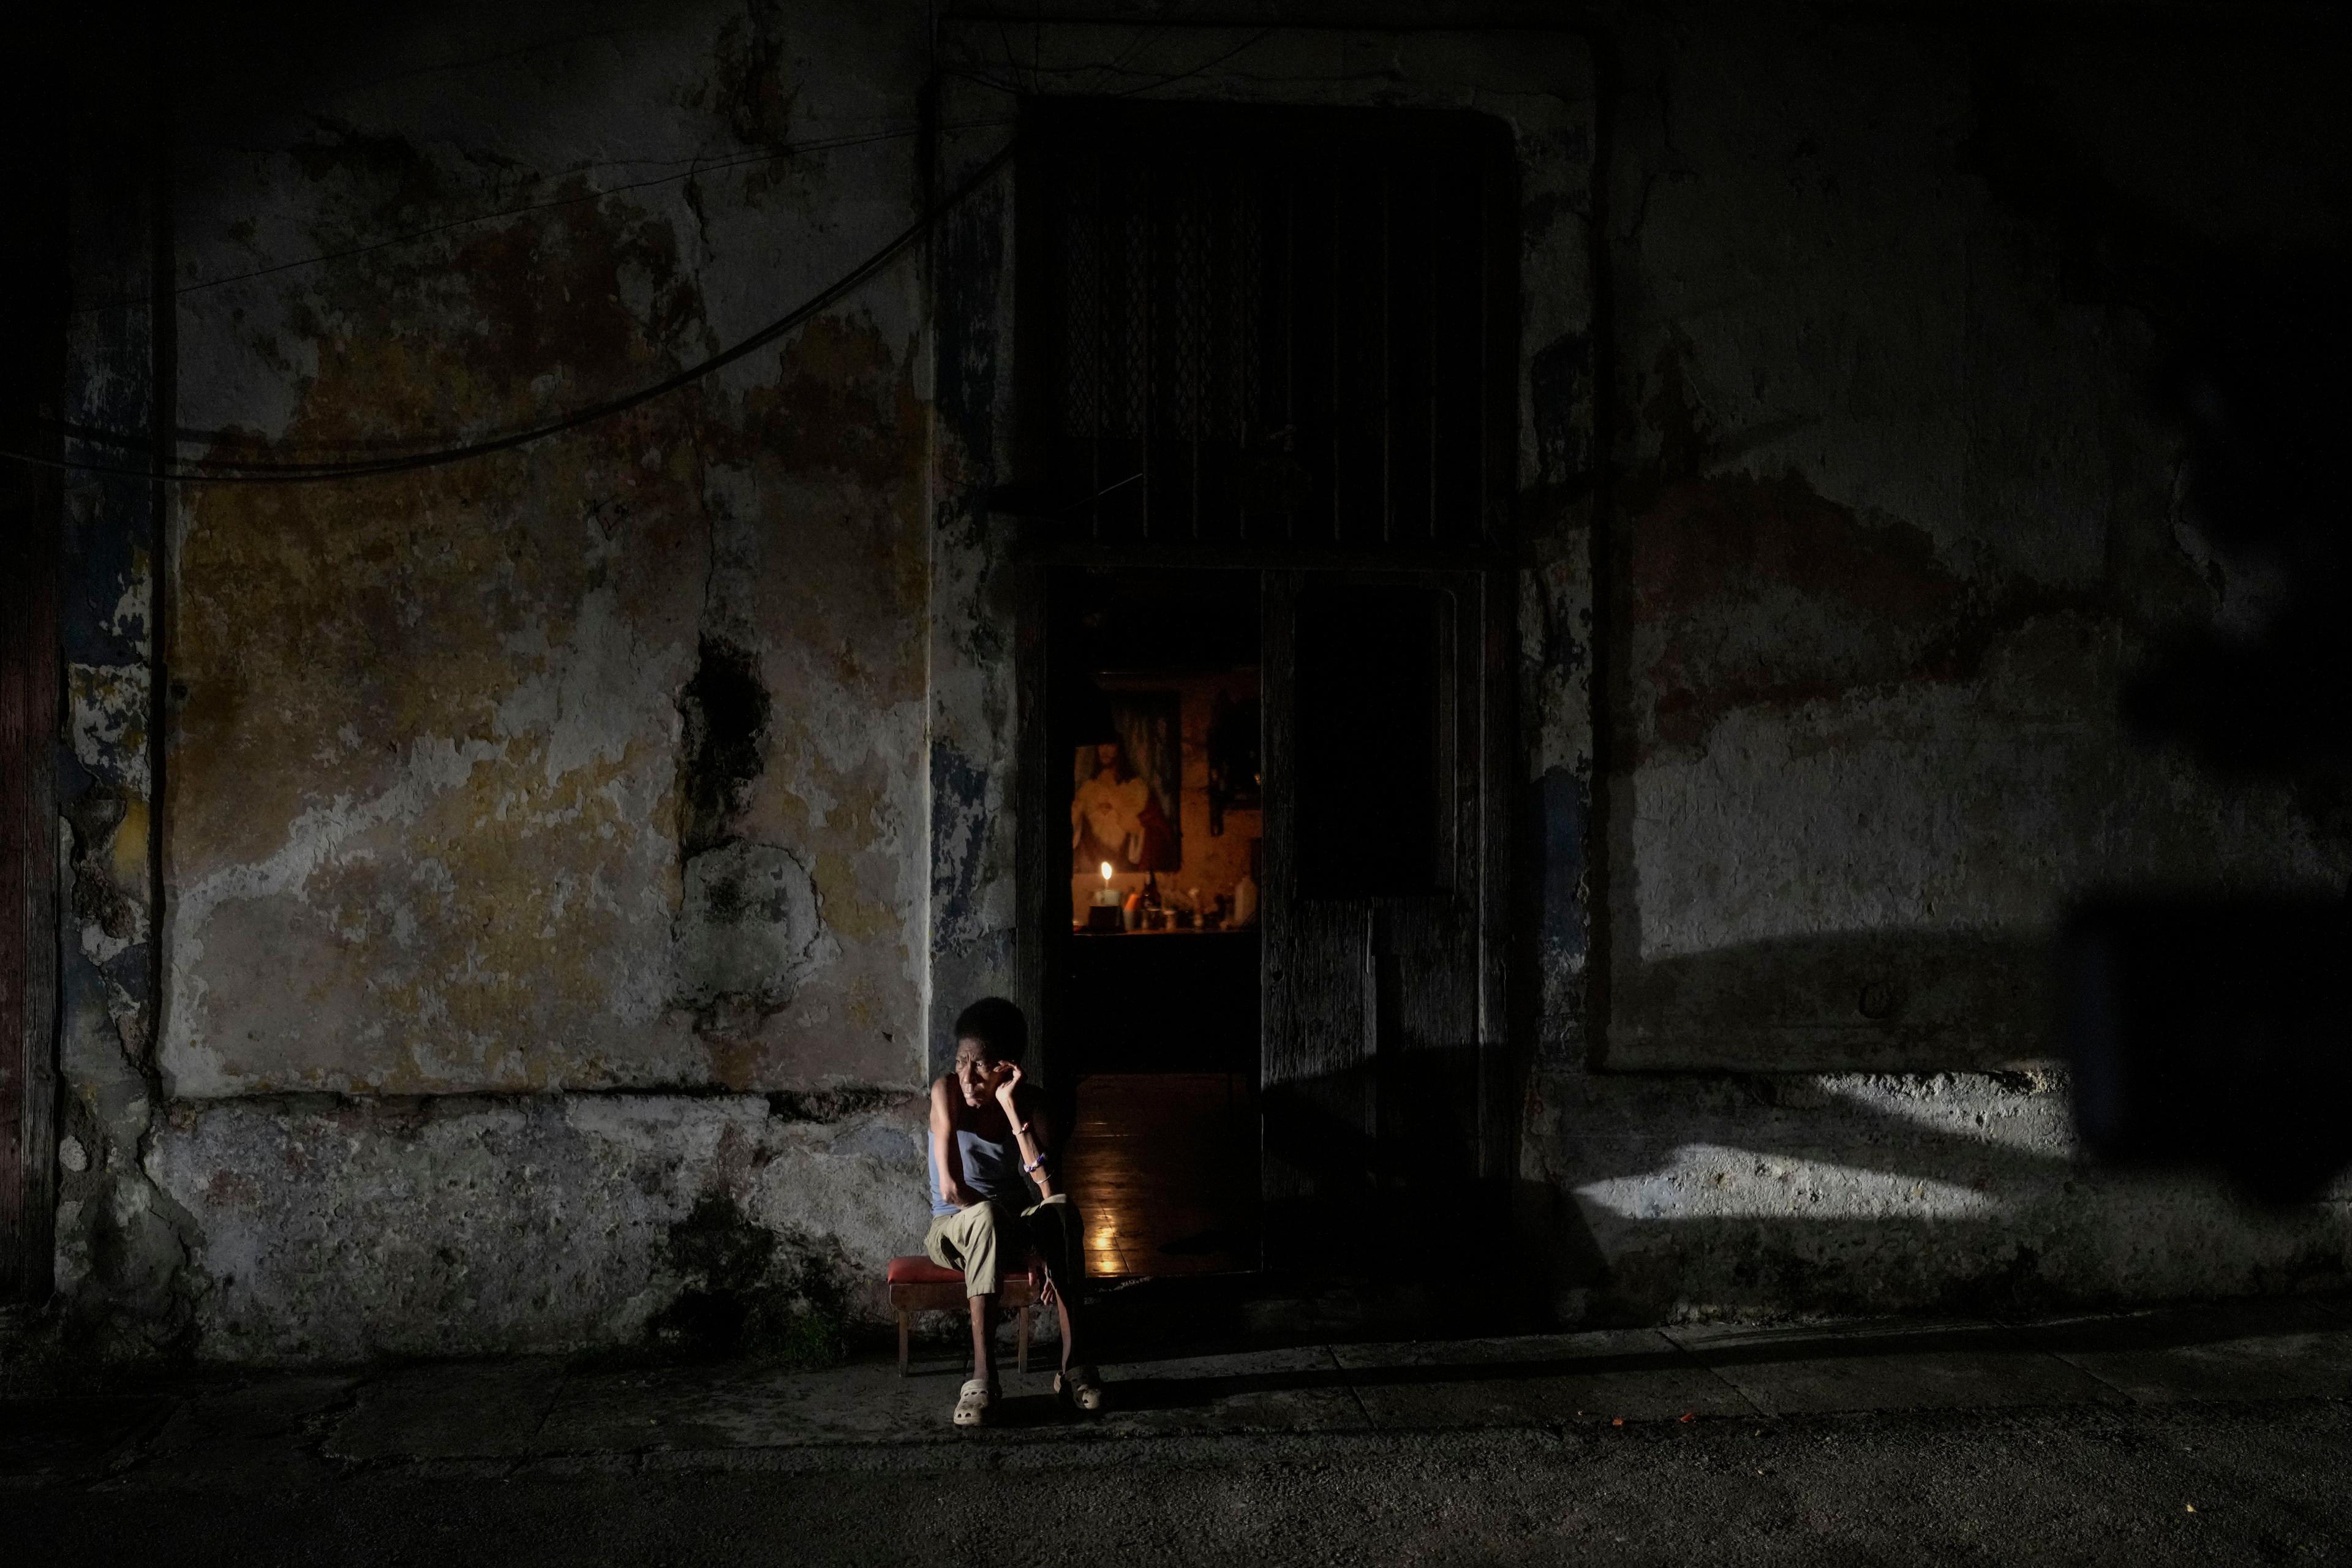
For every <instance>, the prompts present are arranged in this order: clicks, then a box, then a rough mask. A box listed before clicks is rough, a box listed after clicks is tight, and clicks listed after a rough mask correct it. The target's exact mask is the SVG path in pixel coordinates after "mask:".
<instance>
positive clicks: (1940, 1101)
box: [1818, 1073, 2074, 1161]
mask: <svg viewBox="0 0 2352 1568" xmlns="http://www.w3.org/2000/svg"><path fill="white" fill-rule="evenodd" d="M1818 1081H1819V1082H1820V1084H1821V1087H1822V1089H1823V1090H1824V1091H1825V1092H1827V1093H1828V1094H1830V1095H1832V1096H1833V1097H1834V1098H1836V1099H1838V1100H1843V1101H1844V1102H1845V1103H1846V1104H1848V1105H1850V1106H1853V1107H1855V1108H1857V1109H1859V1110H1865V1111H1868V1112H1869V1113H1870V1114H1872V1115H1873V1116H1876V1117H1880V1118H1886V1119H1892V1120H1895V1121H1904V1122H1908V1123H1909V1124H1911V1125H1912V1126H1915V1127H1917V1128H1919V1129H1920V1130H1921V1131H1927V1132H1933V1133H1936V1134H1937V1135H1938V1136H1940V1137H1944V1138H1955V1139H1958V1140H1961V1141H1962V1142H1970V1143H1988V1144H1991V1145H1993V1146H1995V1147H1997V1148H2002V1149H2014V1150H2019V1151H2022V1152H2027V1153H2031V1154H2032V1155H2034V1156H2035V1157H2036V1158H2038V1159H2043V1160H2053V1161H2063V1160H2064V1159H2065V1158H2066V1157H2067V1155H2068V1154H2069V1153H2070V1152H2071V1151H2072V1149H2073V1146H2074V1120H2073V1111H2072V1108H2071V1104H2070V1102H2069V1100H2067V1097H2066V1095H2065V1093H2064V1091H2063V1088H2062V1087H2060V1085H2059V1084H2058V1083H2057V1082H2054V1081H2045V1082H2044V1084H2043V1085H2042V1087H2041V1088H2040V1089H2039V1091H2038V1092H2033V1093H2020V1092H2019V1091H2018V1090H2017V1089H2013V1088H1996V1087H1994V1085H1993V1083H1992V1081H1991V1080H1990V1079H1989V1078H1988V1077H1987V1076H1986V1075H1984V1074H1981V1073H1924V1074H1919V1075H1916V1076H1911V1075H1906V1076H1901V1077H1882V1076H1877V1075H1874V1074H1864V1073H1856V1074H1839V1075H1835V1076H1831V1077H1825V1078H1822V1079H1820V1080H1818Z"/></svg>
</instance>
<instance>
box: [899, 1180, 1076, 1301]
mask: <svg viewBox="0 0 2352 1568" xmlns="http://www.w3.org/2000/svg"><path fill="white" fill-rule="evenodd" d="M1081 1234H1083V1233H1082V1232H1081V1230H1080V1228H1079V1226H1078V1205H1076V1204H1074V1203H1072V1202H1071V1201H1070V1198H1069V1194H1066V1193H1055V1194H1054V1195H1053V1196H1052V1197H1050V1198H1047V1199H1046V1200H1045V1202H1043V1203H1040V1204H1034V1205H1031V1206H1030V1207H1028V1208H1025V1209H1015V1208H1014V1207H1013V1205H1010V1204H1007V1203H1003V1202H1001V1201H999V1200H997V1199H995V1198H991V1199H989V1200H988V1201H987V1202H986V1203H978V1204H974V1205H971V1207H970V1208H967V1209H958V1210H957V1211H956V1212H955V1213H953V1214H943V1215H934V1216H932V1219H931V1228H930V1233H929V1235H927V1236H925V1237H923V1251H924V1252H925V1253H926V1254H928V1255H929V1258H930V1260H931V1261H932V1262H934V1263H936V1264H938V1265H939V1266H940V1268H961V1269H962V1270H963V1293H964V1294H965V1295H966V1296H993V1295H995V1294H996V1292H997V1289H998V1287H999V1285H1000V1284H1001V1283H1002V1281H1003V1276H1004V1274H1005V1272H1006V1271H1007V1270H1009V1269H1019V1268H1024V1267H1025V1266H1026V1265H1027V1263H1028V1261H1029V1255H1030V1254H1031V1253H1033V1252H1034V1253H1035V1254H1036V1255H1037V1256H1038V1257H1039V1258H1042V1259H1044V1260H1045V1275H1046V1278H1048V1279H1053V1280H1055V1281H1056V1282H1057V1283H1061V1282H1075V1281H1076V1280H1077V1279H1081V1278H1082V1277H1083V1276H1084V1274H1085V1268H1084V1267H1083V1266H1082V1263H1081V1259H1082V1258H1083V1256H1084V1255H1083V1253H1082V1252H1081V1251H1080V1250H1079V1246H1078V1238H1079V1237H1080V1235H1081Z"/></svg>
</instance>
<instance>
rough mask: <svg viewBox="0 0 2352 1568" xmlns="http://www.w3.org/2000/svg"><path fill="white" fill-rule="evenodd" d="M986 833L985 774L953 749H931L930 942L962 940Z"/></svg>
mask: <svg viewBox="0 0 2352 1568" xmlns="http://www.w3.org/2000/svg"><path fill="white" fill-rule="evenodd" d="M987 834H988V772H987V770H986V769H984V768H982V767H981V766H979V765H978V764H977V763H973V762H972V761H971V759H970V758H969V757H966V756H965V755H964V754H963V753H962V752H959V751H957V750H956V749H955V748H954V747H952V746H946V745H935V746H933V747H932V748H931V904H932V908H933V911H934V912H933V927H932V932H933V934H932V943H933V946H934V947H935V948H936V947H940V946H945V945H947V944H949V943H951V942H959V941H961V940H964V939H965V938H966V937H967V936H968V935H969V932H968V931H966V929H965V928H966V927H968V926H969V925H970V924H971V920H972V917H973V915H974V914H975V913H976V900H975V898H974V889H976V888H977V887H978V885H979V882H980V864H981V851H982V845H983V842H984V840H985V838H986V837H987Z"/></svg>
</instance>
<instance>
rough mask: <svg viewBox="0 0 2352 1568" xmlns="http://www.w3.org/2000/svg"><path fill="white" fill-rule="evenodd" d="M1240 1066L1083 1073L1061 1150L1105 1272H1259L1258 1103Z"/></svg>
mask: <svg viewBox="0 0 2352 1568" xmlns="http://www.w3.org/2000/svg"><path fill="white" fill-rule="evenodd" d="M1252 1087H1253V1086H1252V1085H1251V1083H1250V1081H1249V1079H1248V1078H1247V1077H1246V1076H1244V1075H1242V1074H1239V1073H1116V1074H1113V1073H1105V1074H1098V1075H1096V1076H1094V1077H1090V1078H1083V1079H1079V1080H1078V1088H1077V1102H1078V1103H1077V1118H1076V1123H1075V1125H1074V1126H1073V1127H1072V1129H1071V1133H1070V1138H1069V1142H1067V1144H1066V1146H1065V1148H1064V1151H1063V1156H1062V1159H1063V1169H1064V1171H1065V1173H1066V1176H1067V1178H1068V1181H1069V1187H1070V1194H1071V1196H1072V1197H1073V1198H1074V1199H1075V1200H1076V1203H1077V1205H1078V1210H1079V1213H1080V1215H1082V1216H1083V1217H1084V1219H1085V1221H1086V1228H1087V1275H1088V1276H1089V1277H1090V1278H1093V1279H1135V1278H1139V1277H1145V1276H1152V1275H1168V1274H1220V1273H1230V1272H1233V1271H1234V1270H1238V1269H1246V1268H1256V1267H1257V1264H1258V1258H1257V1252H1258V1246H1257V1201H1258V1175H1257V1142H1258V1138H1257V1106H1256V1103H1255V1098H1254V1096H1253V1094H1252Z"/></svg>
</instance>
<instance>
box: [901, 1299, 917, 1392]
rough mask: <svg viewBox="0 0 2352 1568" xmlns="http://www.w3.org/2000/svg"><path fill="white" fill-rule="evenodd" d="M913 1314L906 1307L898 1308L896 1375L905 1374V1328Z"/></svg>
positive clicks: (902, 1375)
mask: <svg viewBox="0 0 2352 1568" xmlns="http://www.w3.org/2000/svg"><path fill="white" fill-rule="evenodd" d="M913 1316H914V1314H913V1313H911V1312H909V1311H908V1310H907V1309H906V1308H904V1307H901V1308H899V1309H898V1375H899V1376H900V1377H904V1376H906V1375H907V1328H908V1320H909V1319H910V1318H912V1317H913Z"/></svg>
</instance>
